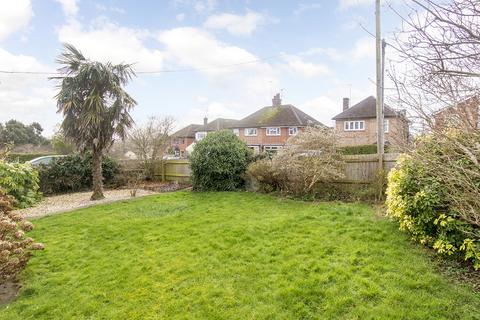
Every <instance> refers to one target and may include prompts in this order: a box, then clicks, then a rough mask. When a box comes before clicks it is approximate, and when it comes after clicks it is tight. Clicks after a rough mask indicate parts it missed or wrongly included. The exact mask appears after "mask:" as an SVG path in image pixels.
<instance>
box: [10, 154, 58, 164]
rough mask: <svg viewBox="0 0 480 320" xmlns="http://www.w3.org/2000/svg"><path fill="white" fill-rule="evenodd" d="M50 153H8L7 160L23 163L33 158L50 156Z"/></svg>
mask: <svg viewBox="0 0 480 320" xmlns="http://www.w3.org/2000/svg"><path fill="white" fill-rule="evenodd" d="M50 155H51V154H46V153H10V154H8V155H7V161H9V162H20V163H24V162H27V161H30V160H33V159H35V158H39V157H43V156H50Z"/></svg>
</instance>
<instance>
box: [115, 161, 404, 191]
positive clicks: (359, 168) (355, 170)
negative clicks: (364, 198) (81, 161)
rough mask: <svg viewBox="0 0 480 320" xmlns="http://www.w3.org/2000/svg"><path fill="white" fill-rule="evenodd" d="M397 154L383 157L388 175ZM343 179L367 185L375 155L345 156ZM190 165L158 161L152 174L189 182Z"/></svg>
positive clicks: (135, 163) (375, 165)
mask: <svg viewBox="0 0 480 320" xmlns="http://www.w3.org/2000/svg"><path fill="white" fill-rule="evenodd" d="M398 156H399V154H398V153H387V154H385V155H384V161H383V169H384V171H385V173H388V172H389V171H390V170H391V169H392V168H393V167H394V166H395V164H396V162H397V159H398ZM344 159H345V163H346V165H345V179H344V180H342V181H339V182H342V183H351V184H368V183H371V182H372V181H374V180H375V179H376V178H377V175H378V157H377V155H376V154H362V155H348V156H347V155H346V156H344ZM122 163H123V165H124V166H125V167H127V170H133V168H134V167H135V166H136V167H137V168H138V165H139V163H138V161H134V160H128V161H124V162H122ZM190 172H191V171H190V165H189V161H188V160H187V159H181V160H163V161H158V163H157V164H156V166H155V170H154V174H155V178H156V180H159V181H178V182H186V181H189V180H190Z"/></svg>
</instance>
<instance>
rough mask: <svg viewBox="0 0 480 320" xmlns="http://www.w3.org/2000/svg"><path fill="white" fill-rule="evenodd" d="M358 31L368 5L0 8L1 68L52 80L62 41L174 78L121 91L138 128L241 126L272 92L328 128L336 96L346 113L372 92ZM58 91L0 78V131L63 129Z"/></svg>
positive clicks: (43, 3) (86, 0)
mask: <svg viewBox="0 0 480 320" xmlns="http://www.w3.org/2000/svg"><path fill="white" fill-rule="evenodd" d="M396 5H397V4H396ZM383 13H384V16H383V29H384V33H385V35H386V36H387V37H388V36H389V35H390V34H391V32H392V31H393V30H394V29H395V28H396V27H399V25H400V21H399V19H398V18H397V17H396V16H395V15H394V14H393V12H392V11H391V10H390V9H389V8H388V6H383ZM360 24H362V25H363V26H364V27H365V28H366V29H368V30H371V31H374V3H373V1H371V0H338V1H336V0H331V1H325V0H324V1H280V0H257V1H254V0H245V1H240V0H237V1H220V0H217V1H215V0H164V1H153V0H150V1H146V0H145V1H127V0H106V1H93V0H31V1H30V0H13V1H9V0H7V1H3V2H2V10H1V11H0V70H9V71H43V72H51V71H54V70H55V68H56V67H57V66H56V65H55V58H56V57H57V56H58V54H59V53H60V52H61V50H62V43H63V42H68V43H72V44H73V45H75V46H76V47H77V48H79V49H80V50H81V51H82V52H83V53H84V54H85V55H86V56H87V57H89V58H91V59H94V60H100V61H112V62H116V63H120V62H129V63H135V69H136V70H137V71H156V70H163V71H165V70H168V71H175V72H162V73H158V74H139V75H138V77H137V78H135V79H134V80H133V81H132V83H131V84H129V85H128V87H127V90H128V91H129V92H130V93H131V95H132V96H133V97H134V98H135V99H136V100H137V102H138V105H137V107H136V108H135V111H134V112H133V116H134V119H135V121H136V122H137V123H140V124H141V123H142V122H143V121H145V119H146V118H147V117H148V116H151V115H156V116H160V117H161V116H166V115H171V116H173V117H174V118H176V121H177V126H178V127H181V126H183V125H186V124H188V123H201V122H202V119H203V117H204V116H205V115H207V116H208V118H209V119H211V120H213V119H214V118H216V117H226V118H242V117H244V116H246V115H248V114H249V113H251V112H253V111H255V110H256V109H258V108H260V107H262V106H265V105H269V104H270V103H271V96H272V95H273V94H274V93H276V92H280V91H281V92H282V99H283V102H284V103H291V104H294V105H295V106H297V107H299V108H301V109H302V110H304V111H305V112H307V113H309V114H311V115H312V116H314V117H315V118H317V119H318V120H319V121H321V122H323V123H325V124H327V125H331V124H332V123H331V121H330V119H331V117H333V116H334V115H335V114H336V113H338V112H340V110H341V104H342V98H343V97H344V96H347V97H348V96H351V98H352V102H353V103H355V102H358V101H359V100H361V99H363V98H364V97H366V96H368V95H372V94H374V92H375V91H374V85H373V83H372V81H373V79H374V78H375V64H374V63H375V57H374V53H375V47H374V39H373V37H372V36H371V35H369V34H368V33H367V32H366V31H365V30H363V29H362V28H361V27H360ZM235 64H236V65H235ZM232 65H233V66H232ZM184 69H188V71H181V70H184ZM192 69H194V70H192ZM56 90H57V89H56V88H55V82H53V81H50V80H48V79H47V76H45V75H25V74H15V75H12V74H1V75H0V110H1V112H0V122H4V121H7V120H9V119H11V118H15V119H17V120H20V121H23V122H26V123H30V122H33V121H37V122H39V123H40V124H42V126H43V127H44V128H45V132H46V134H47V135H50V134H51V133H52V132H53V130H54V128H55V126H56V125H57V124H59V123H60V122H61V117H60V116H59V115H58V114H56V106H55V100H54V98H53V97H54V95H55V92H56Z"/></svg>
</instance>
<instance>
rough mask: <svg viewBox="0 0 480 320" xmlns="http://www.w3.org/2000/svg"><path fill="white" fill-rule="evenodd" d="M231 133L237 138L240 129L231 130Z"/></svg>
mask: <svg viewBox="0 0 480 320" xmlns="http://www.w3.org/2000/svg"><path fill="white" fill-rule="evenodd" d="M232 132H233V134H234V135H236V136H237V137H238V136H239V135H240V129H232Z"/></svg>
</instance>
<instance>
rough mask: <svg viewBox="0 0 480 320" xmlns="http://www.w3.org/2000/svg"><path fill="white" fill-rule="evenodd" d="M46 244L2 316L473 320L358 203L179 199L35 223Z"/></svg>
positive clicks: (428, 268)
mask: <svg viewBox="0 0 480 320" xmlns="http://www.w3.org/2000/svg"><path fill="white" fill-rule="evenodd" d="M35 225H36V229H35V231H34V232H33V235H32V236H33V237H34V238H35V239H38V240H39V241H41V242H43V243H45V244H46V249H45V250H44V251H42V252H36V253H35V257H33V258H32V260H31V262H30V263H29V265H28V268H27V269H26V271H25V272H24V273H23V274H22V281H23V283H24V287H23V288H22V290H21V292H20V295H19V297H18V298H17V299H16V300H15V301H14V302H13V303H11V304H9V305H7V306H4V307H3V308H2V309H0V319H476V318H478V310H480V296H479V295H478V294H475V293H473V291H472V289H471V288H469V287H466V286H463V285H459V284H454V283H451V282H450V281H448V280H447V279H446V278H445V277H443V276H442V275H440V274H438V273H436V272H435V267H434V265H433V263H432V262H431V261H429V259H428V257H427V256H426V255H425V254H424V253H423V252H422V250H421V249H420V248H418V247H417V246H415V245H414V244H412V243H411V242H409V241H408V239H407V236H406V235H405V234H402V233H401V232H400V231H398V230H397V226H396V225H395V224H394V223H392V222H390V221H388V220H386V219H381V218H379V217H378V216H376V215H375V214H374V212H373V210H372V209H371V208H370V207H368V206H366V205H361V204H332V203H308V202H300V201H294V200H286V199H280V198H275V197H272V196H268V195H259V194H252V193H240V192H237V193H191V192H177V193H170V194H161V195H158V196H151V197H146V198H142V199H137V200H132V201H124V202H119V203H114V204H108V205H101V206H96V207H90V208H87V209H82V210H78V211H75V212H72V213H69V214H63V215H58V216H51V217H45V218H42V219H39V220H37V221H35Z"/></svg>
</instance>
